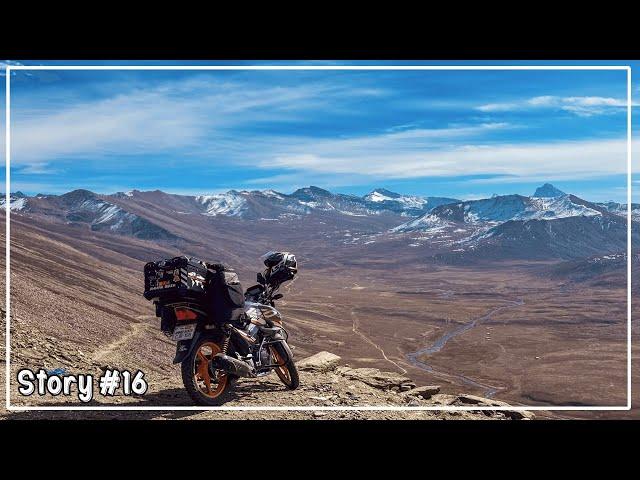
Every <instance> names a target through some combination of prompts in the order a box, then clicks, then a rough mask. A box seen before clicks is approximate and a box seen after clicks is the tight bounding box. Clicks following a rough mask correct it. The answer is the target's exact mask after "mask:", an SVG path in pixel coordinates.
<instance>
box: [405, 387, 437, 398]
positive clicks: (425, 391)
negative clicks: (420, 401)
mask: <svg viewBox="0 0 640 480" xmlns="http://www.w3.org/2000/svg"><path fill="white" fill-rule="evenodd" d="M437 393H440V385H426V386H424V387H416V388H414V389H412V390H409V391H408V392H404V393H403V395H406V396H411V397H422V398H424V399H425V400H428V399H430V398H431V397H432V396H433V395H435V394H437Z"/></svg>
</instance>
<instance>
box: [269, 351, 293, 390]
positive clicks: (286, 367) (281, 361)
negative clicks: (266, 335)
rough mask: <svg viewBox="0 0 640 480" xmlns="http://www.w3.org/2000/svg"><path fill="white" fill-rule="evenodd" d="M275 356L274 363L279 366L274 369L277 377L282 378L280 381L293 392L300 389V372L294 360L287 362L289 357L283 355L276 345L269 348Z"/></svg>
mask: <svg viewBox="0 0 640 480" xmlns="http://www.w3.org/2000/svg"><path fill="white" fill-rule="evenodd" d="M269 349H270V350H271V354H272V356H273V360H274V361H273V363H275V364H277V365H278V366H277V367H274V370H275V371H276V375H278V378H280V381H281V382H282V383H284V384H285V386H286V387H287V388H289V389H291V390H295V389H296V388H298V385H299V384H300V380H299V378H298V370H297V369H296V366H295V364H294V363H293V361H292V360H288V361H287V360H285V359H286V358H287V357H286V356H285V355H283V354H282V353H281V352H280V351H279V350H278V348H277V347H276V346H275V345H272V346H270V347H269Z"/></svg>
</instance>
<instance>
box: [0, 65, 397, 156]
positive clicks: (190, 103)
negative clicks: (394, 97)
mask: <svg viewBox="0 0 640 480" xmlns="http://www.w3.org/2000/svg"><path fill="white" fill-rule="evenodd" d="M384 94H385V92H384V91H383V90H380V89H371V88H361V87H357V86H356V87H351V86H348V85H337V84H330V83H321V82H307V83H301V84H300V85H297V86H292V87H286V88H285V87H278V86H270V87H262V88H261V87H259V86H255V85H239V84H237V83H232V82H224V81H215V80H213V79H212V78H211V77H208V78H207V77H196V78H192V79H190V80H187V81H184V80H183V81H180V82H167V83H165V84H162V85H160V86H156V87H154V88H145V89H133V90H129V91H127V92H125V93H122V94H118V95H115V96H112V97H110V98H106V99H102V100H98V101H90V102H83V103H75V104H73V105H72V106H65V105H60V104H58V105H56V104H54V103H53V102H54V100H53V99H51V100H49V101H48V103H47V104H45V105H43V106H42V107H38V106H37V105H35V106H34V107H32V108H30V109H29V110H26V109H25V108H24V107H23V108H20V101H22V102H24V98H23V99H22V100H21V99H19V98H15V99H14V100H13V103H12V123H11V146H12V157H11V158H12V162H14V164H21V163H22V164H32V165H40V164H41V163H42V162H46V161H50V160H52V159H55V158H57V157H67V158H68V157H78V158H86V157H95V156H100V155H108V154H122V155H135V154H148V155H153V154H154V153H160V152H162V153H166V152H175V153H176V154H187V153H194V152H199V153H201V154H202V153H207V151H217V152H220V151H222V150H223V148H224V147H228V148H238V144H241V143H242V142H239V141H237V139H236V140H229V138H228V136H225V133H224V132H222V131H223V130H224V129H225V128H228V127H232V126H238V125H242V124H245V123H246V124H249V125H250V124H253V123H255V122H259V121H270V122H276V121H279V120H285V119H286V120H302V119H303V118H302V115H303V113H302V112H304V111H305V110H308V109H310V108H311V107H321V108H324V109H325V110H326V109H330V108H335V109H341V108H343V106H342V105H341V103H342V101H343V100H344V99H345V98H354V97H358V96H359V97H371V96H380V95H384ZM16 95H18V94H16ZM3 120H4V116H3V118H2V119H0V127H2V126H3V123H2V122H3ZM234 143H235V145H234ZM0 149H4V135H2V136H1V138H0Z"/></svg>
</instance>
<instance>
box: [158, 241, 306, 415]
mask: <svg viewBox="0 0 640 480" xmlns="http://www.w3.org/2000/svg"><path fill="white" fill-rule="evenodd" d="M262 260H263V262H264V264H265V266H266V269H265V270H264V272H262V273H258V275H257V280H258V284H257V285H254V286H252V287H250V288H248V289H247V290H246V292H244V294H242V287H241V286H240V283H239V281H238V280H237V275H236V274H235V272H234V271H233V270H231V269H229V268H228V267H225V266H224V265H221V264H210V263H207V262H202V261H199V260H195V259H188V258H186V257H176V258H174V259H169V260H164V261H161V262H150V263H148V264H147V265H146V266H145V297H146V298H148V299H150V300H153V301H154V303H155V305H156V315H157V316H159V317H160V318H161V319H162V322H161V329H162V330H163V332H164V333H165V334H166V335H167V336H169V337H170V338H172V339H173V340H176V341H177V347H176V356H175V358H174V359H173V363H174V364H177V363H180V364H181V372H182V381H183V383H184V386H185V388H186V389H187V392H188V393H189V396H190V397H191V398H192V399H193V401H194V402H195V403H196V404H198V405H206V406H216V405H221V404H223V403H224V402H226V401H228V400H229V399H230V398H231V397H232V389H233V385H234V383H235V381H236V380H237V379H238V378H240V377H248V378H251V377H259V376H263V375H267V374H269V373H270V372H271V371H272V370H275V372H276V374H277V375H278V377H279V378H280V380H281V381H282V383H284V385H285V386H286V387H287V388H289V389H291V390H293V389H296V388H297V387H298V385H299V376H298V371H297V369H296V366H295V363H294V361H293V353H292V352H291V348H290V347H289V345H288V344H287V340H288V333H287V331H286V330H285V328H284V326H283V323H282V316H281V314H280V312H278V310H277V309H276V308H275V304H274V302H275V301H276V300H279V299H281V298H282V296H283V295H282V294H281V293H276V292H277V291H278V289H279V288H280V286H281V285H282V284H283V283H284V282H286V281H289V280H292V279H293V278H294V277H295V276H296V274H297V271H298V268H297V262H296V259H295V256H294V255H292V254H290V253H287V252H269V253H267V254H265V255H263V257H262ZM203 267H204V268H203ZM198 292H200V294H198Z"/></svg>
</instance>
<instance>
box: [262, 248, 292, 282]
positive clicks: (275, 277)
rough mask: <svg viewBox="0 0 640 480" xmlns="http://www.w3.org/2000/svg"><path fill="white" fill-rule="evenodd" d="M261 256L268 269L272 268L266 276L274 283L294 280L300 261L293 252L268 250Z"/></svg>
mask: <svg viewBox="0 0 640 480" xmlns="http://www.w3.org/2000/svg"><path fill="white" fill-rule="evenodd" d="M261 258H262V261H263V262H264V264H265V265H266V266H267V269H268V270H270V271H268V272H267V274H266V275H265V278H266V280H267V282H268V283H270V284H272V285H275V284H281V283H284V282H286V281H289V280H292V279H293V278H294V277H295V276H296V274H297V273H298V262H297V261H296V257H295V255H294V254H292V253H289V252H268V253H266V254H264V255H263V256H262V257H261Z"/></svg>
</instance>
